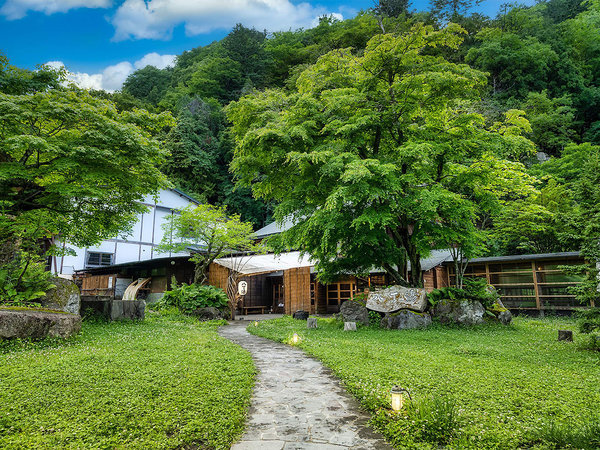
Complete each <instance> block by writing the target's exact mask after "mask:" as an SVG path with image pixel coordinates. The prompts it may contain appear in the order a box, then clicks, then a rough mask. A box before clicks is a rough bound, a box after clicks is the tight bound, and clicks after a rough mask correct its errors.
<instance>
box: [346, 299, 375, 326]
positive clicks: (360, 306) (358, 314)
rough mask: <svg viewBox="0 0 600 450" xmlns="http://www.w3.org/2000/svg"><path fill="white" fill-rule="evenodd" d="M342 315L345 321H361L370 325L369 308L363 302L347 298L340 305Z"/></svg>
mask: <svg viewBox="0 0 600 450" xmlns="http://www.w3.org/2000/svg"><path fill="white" fill-rule="evenodd" d="M340 315H341V316H342V320H343V321H344V322H360V323H362V324H363V325H369V310H368V309H367V307H366V306H365V305H364V303H362V302H358V301H355V300H346V301H345V302H344V303H342V306H340Z"/></svg>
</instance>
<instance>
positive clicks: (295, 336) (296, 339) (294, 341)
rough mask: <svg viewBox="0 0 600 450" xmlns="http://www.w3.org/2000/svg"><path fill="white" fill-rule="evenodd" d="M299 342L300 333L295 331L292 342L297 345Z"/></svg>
mask: <svg viewBox="0 0 600 450" xmlns="http://www.w3.org/2000/svg"><path fill="white" fill-rule="evenodd" d="M298 342H300V336H298V333H294V335H293V336H292V344H294V345H296V344H297V343H298Z"/></svg>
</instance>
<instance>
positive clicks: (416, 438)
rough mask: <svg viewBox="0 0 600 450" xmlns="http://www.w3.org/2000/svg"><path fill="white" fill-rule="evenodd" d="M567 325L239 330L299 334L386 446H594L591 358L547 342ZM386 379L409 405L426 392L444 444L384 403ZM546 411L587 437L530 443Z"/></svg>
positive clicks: (594, 361)
mask: <svg viewBox="0 0 600 450" xmlns="http://www.w3.org/2000/svg"><path fill="white" fill-rule="evenodd" d="M574 325H575V321H574V320H572V319H569V318H560V319H558V318H554V319H544V320H539V319H531V318H525V317H515V318H514V319H513V326H511V327H504V326H501V325H498V324H487V325H482V326H478V327H475V328H448V327H442V326H436V325H434V326H432V327H430V328H427V329H422V330H404V331H397V330H384V329H372V328H370V327H363V328H361V329H360V330H359V331H358V332H357V333H354V334H352V336H350V335H348V334H347V333H344V332H343V331H342V329H340V328H339V327H338V326H336V325H334V324H333V323H330V322H328V321H322V320H321V319H320V320H319V328H318V329H311V330H307V329H306V325H303V324H298V323H296V321H294V320H292V319H291V318H283V319H276V320H268V321H262V322H261V323H260V325H259V326H258V327H249V330H248V331H250V332H251V333H252V334H256V335H258V336H262V337H266V338H269V339H272V340H275V341H279V342H283V341H285V340H286V339H287V338H288V337H289V336H291V335H292V334H293V333H298V334H299V335H301V337H302V341H301V343H300V344H299V346H300V347H301V348H302V349H303V350H304V351H306V352H307V353H309V354H310V355H313V356H315V357H317V358H318V359H320V360H321V361H322V362H323V364H324V365H325V366H327V367H329V368H331V369H332V371H333V372H334V373H335V375H337V376H338V377H339V378H341V379H342V381H343V382H344V385H345V386H346V388H347V389H348V390H349V391H350V392H351V393H352V394H353V395H354V396H355V397H356V398H357V399H358V400H359V401H360V402H361V403H362V405H363V406H364V407H365V408H367V409H368V410H369V411H370V412H371V414H372V419H371V422H372V423H373V424H374V425H375V426H376V427H377V428H378V429H379V430H380V431H381V432H382V433H383V435H384V436H385V437H386V439H387V440H388V441H389V442H390V443H391V444H392V445H393V446H394V447H395V448H407V449H408V448H412V449H437V448H440V446H442V447H445V448H472V449H499V448H502V449H505V448H506V449H508V448H511V449H516V448H549V447H550V448H551V447H552V445H554V446H555V447H557V448H568V447H569V446H570V447H573V448H594V447H597V444H596V443H595V442H596V441H594V440H593V439H597V436H598V434H597V432H596V434H595V435H594V434H593V433H592V432H591V430H592V429H593V428H591V427H592V426H593V424H594V423H596V422H594V417H596V416H597V406H596V405H597V403H598V402H599V401H600V391H599V390H598V388H597V379H598V355H597V354H595V353H591V352H580V351H576V349H575V348H574V347H573V346H570V345H564V343H562V342H557V340H556V330H557V329H569V328H572V327H573V326H574ZM575 339H576V341H578V340H579V337H578V335H577V334H576V335H575ZM394 385H400V386H403V387H405V388H407V389H409V390H410V392H411V395H412V397H413V398H414V399H415V402H416V403H417V404H420V403H421V399H423V401H424V402H427V401H428V400H427V399H428V398H432V397H433V398H434V399H435V400H433V401H431V403H430V406H429V408H428V409H429V410H430V411H431V414H430V415H429V414H427V415H425V418H426V420H427V421H428V423H430V424H432V426H433V427H434V428H437V429H438V430H449V428H450V427H449V426H447V424H450V423H453V422H454V421H457V422H454V423H457V426H455V427H454V432H453V433H452V434H451V435H450V437H449V438H448V440H447V441H446V442H447V443H444V444H441V443H439V442H440V441H441V440H442V439H444V438H445V437H448V435H449V433H446V432H445V431H442V432H439V433H434V434H432V435H428V432H427V430H426V429H423V427H422V426H421V427H418V426H417V425H416V424H414V427H413V424H412V420H414V419H413V418H412V417H410V416H409V415H408V413H406V411H405V412H403V413H400V414H397V413H395V412H393V411H391V410H390V389H391V388H392V387H393V386H394ZM515 386H518V389H516V388H515ZM548 392H552V395H548ZM446 401H447V404H446V405H445V406H444V405H443V404H444V402H446ZM407 410H408V408H407ZM432 416H433V417H435V420H434V419H433V418H432ZM549 418H554V421H556V422H557V423H564V424H568V425H569V426H570V427H571V429H572V430H574V431H576V430H584V429H585V428H587V427H588V426H589V427H590V428H589V429H590V432H589V433H588V432H586V433H585V434H584V432H583V431H581V436H584V435H585V436H588V437H589V438H591V439H590V440H589V441H587V442H586V441H585V440H582V439H580V438H575V436H574V435H575V434H580V432H579V431H576V433H573V435H572V437H568V438H567V440H566V441H565V443H564V444H563V445H556V444H552V445H550V442H549V441H542V440H537V441H536V440H535V438H534V437H532V435H533V434H534V433H535V432H536V431H537V430H539V429H540V428H542V427H543V426H544V425H543V424H545V423H548V422H549ZM444 424H446V425H444ZM421 433H425V434H421ZM425 439H427V440H425ZM536 446H537V447H536Z"/></svg>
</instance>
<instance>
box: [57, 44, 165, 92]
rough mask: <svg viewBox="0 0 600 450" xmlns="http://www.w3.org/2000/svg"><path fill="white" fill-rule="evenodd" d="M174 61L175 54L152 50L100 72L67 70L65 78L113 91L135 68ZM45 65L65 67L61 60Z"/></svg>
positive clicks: (79, 83)
mask: <svg viewBox="0 0 600 450" xmlns="http://www.w3.org/2000/svg"><path fill="white" fill-rule="evenodd" d="M174 62H175V55H160V54H158V53H155V52H153V53H148V54H147V55H144V56H143V57H142V58H141V59H139V60H137V61H136V62H134V63H133V64H131V63H130V62H129V61H122V62H120V63H118V64H114V65H112V66H108V67H106V68H105V69H104V70H103V71H102V72H100V73H93V74H89V73H85V72H68V74H67V80H68V81H69V82H72V83H75V84H76V85H77V86H79V87H81V88H84V89H104V90H105V91H108V92H114V91H117V90H119V89H121V86H123V83H124V82H125V80H126V79H127V77H128V76H129V75H131V74H132V73H133V72H134V71H135V70H136V69H143V68H144V67H146V66H154V67H157V68H159V69H164V68H165V67H168V66H172V65H173V63H174ZM45 65H47V66H50V67H54V68H56V69H59V68H61V67H65V65H64V64H63V62H62V61H48V62H47V63H46V64H45ZM67 70H68V69H67Z"/></svg>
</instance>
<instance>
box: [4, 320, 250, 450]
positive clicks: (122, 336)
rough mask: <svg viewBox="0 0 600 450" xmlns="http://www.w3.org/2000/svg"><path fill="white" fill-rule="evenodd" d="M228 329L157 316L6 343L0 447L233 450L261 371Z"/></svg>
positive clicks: (216, 324)
mask: <svg viewBox="0 0 600 450" xmlns="http://www.w3.org/2000/svg"><path fill="white" fill-rule="evenodd" d="M220 324H221V322H217V321H215V322H205V323H198V321H197V320H194V319H192V318H189V317H183V316H181V315H180V316H169V317H166V316H162V315H154V314H153V315H148V316H147V317H146V320H145V321H143V322H112V323H89V322H84V324H83V329H82V332H81V334H80V335H78V336H76V337H74V338H70V339H68V340H67V341H64V340H44V341H41V342H36V343H31V342H27V341H20V342H16V341H10V342H8V343H1V344H0V404H2V415H1V416H0V447H1V448H118V447H126V448H132V449H149V448H214V449H228V448H230V446H231V444H232V443H233V442H234V441H235V440H236V439H237V438H239V436H240V435H241V434H242V431H243V429H244V420H245V417H246V411H247V408H248V406H249V404H250V397H251V391H252V386H253V384H254V374H255V370H254V366H253V364H252V360H251V358H250V355H249V353H248V352H246V351H244V350H242V349H241V348H240V347H238V346H237V345H234V344H232V343H231V342H229V341H227V340H225V339H223V338H221V337H219V336H218V335H217V333H216V328H217V326H219V325H220ZM4 344H7V345H4ZM59 385H60V388H59V387H58V386H59Z"/></svg>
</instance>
